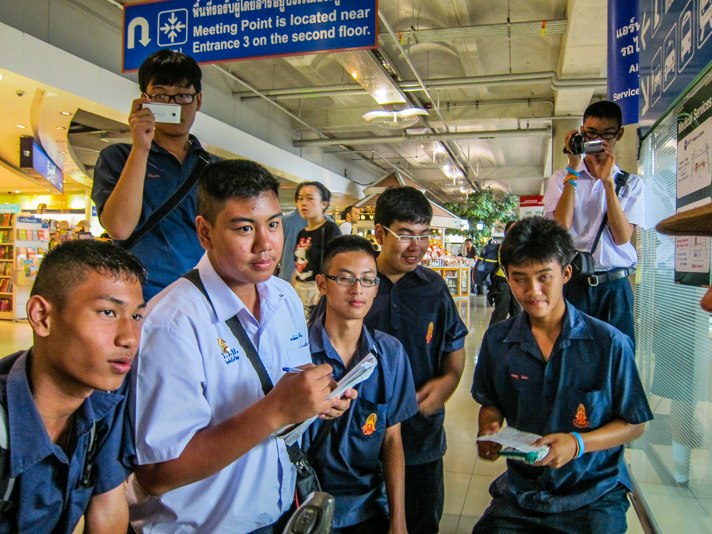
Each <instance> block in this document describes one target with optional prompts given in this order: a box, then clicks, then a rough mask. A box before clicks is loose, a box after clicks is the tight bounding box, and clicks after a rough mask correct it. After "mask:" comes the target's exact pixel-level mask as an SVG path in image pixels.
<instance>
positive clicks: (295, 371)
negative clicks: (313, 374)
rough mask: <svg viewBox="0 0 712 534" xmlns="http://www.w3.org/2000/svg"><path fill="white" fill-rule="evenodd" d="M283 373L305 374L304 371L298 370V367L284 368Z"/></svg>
mask: <svg viewBox="0 0 712 534" xmlns="http://www.w3.org/2000/svg"><path fill="white" fill-rule="evenodd" d="M282 371H284V372H285V373H303V372H304V369H297V368H296V367H282Z"/></svg>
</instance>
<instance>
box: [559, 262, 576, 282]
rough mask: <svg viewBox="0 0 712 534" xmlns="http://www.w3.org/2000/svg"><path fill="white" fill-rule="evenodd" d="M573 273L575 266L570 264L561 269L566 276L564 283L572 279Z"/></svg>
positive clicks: (564, 276)
mask: <svg viewBox="0 0 712 534" xmlns="http://www.w3.org/2000/svg"><path fill="white" fill-rule="evenodd" d="M572 273H573V268H572V267H571V265H570V264H569V265H567V266H566V267H564V268H563V270H562V271H561V275H562V277H563V278H564V284H565V283H566V282H568V281H569V280H571V274H572Z"/></svg>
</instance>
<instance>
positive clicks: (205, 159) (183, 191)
mask: <svg viewBox="0 0 712 534" xmlns="http://www.w3.org/2000/svg"><path fill="white" fill-rule="evenodd" d="M208 163H210V154H208V153H207V152H206V151H205V150H203V149H200V150H199V151H198V161H197V162H196V163H195V167H193V170H192V171H191V172H190V174H189V175H188V178H186V179H185V181H184V182H183V183H182V184H181V185H180V187H178V189H176V190H175V191H174V192H173V194H172V195H171V196H170V197H168V199H167V200H166V201H165V202H164V203H163V204H161V205H160V206H159V207H158V209H156V211H154V212H153V213H152V214H151V215H150V216H149V218H148V219H146V222H145V223H143V226H141V228H139V229H138V230H136V231H135V232H134V233H132V234H131V235H130V236H129V237H128V239H126V241H122V242H120V243H118V245H119V246H120V247H122V248H125V249H126V250H131V247H133V246H134V245H135V244H136V243H138V241H139V240H141V239H142V238H143V237H144V236H145V235H146V234H147V233H148V232H150V231H151V230H153V229H154V228H155V227H156V225H158V223H160V222H161V221H162V220H163V219H164V218H165V217H166V215H168V214H169V213H170V212H171V211H173V209H174V208H175V207H176V206H178V204H180V203H181V201H182V200H183V199H184V198H185V197H186V196H187V195H188V193H190V191H191V190H192V189H193V186H194V185H195V184H196V183H198V178H200V175H201V174H203V171H204V170H205V167H207V166H208Z"/></svg>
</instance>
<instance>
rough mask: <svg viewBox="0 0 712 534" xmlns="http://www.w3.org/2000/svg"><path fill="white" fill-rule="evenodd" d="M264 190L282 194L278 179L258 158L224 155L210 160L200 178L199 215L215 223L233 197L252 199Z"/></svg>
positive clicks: (277, 195)
mask: <svg viewBox="0 0 712 534" xmlns="http://www.w3.org/2000/svg"><path fill="white" fill-rule="evenodd" d="M264 193H274V195H275V196H276V197H277V198H279V180H278V179H277V178H275V177H274V176H273V175H272V173H271V172H269V171H268V170H267V169H266V168H264V167H263V166H262V165H260V164H259V163H257V162H254V161H251V160H248V159H225V160H222V161H216V162H213V163H210V164H209V165H208V166H207V167H206V168H205V171H203V174H202V176H201V177H200V179H199V180H198V215H202V216H203V217H204V218H205V219H206V220H207V221H208V222H209V223H210V224H215V221H216V219H217V216H218V213H219V212H220V210H221V209H222V208H223V206H224V205H225V202H227V201H228V200H230V199H231V198H241V199H249V198H255V197H258V196H260V195H262V194H264Z"/></svg>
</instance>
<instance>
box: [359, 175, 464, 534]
mask: <svg viewBox="0 0 712 534" xmlns="http://www.w3.org/2000/svg"><path fill="white" fill-rule="evenodd" d="M432 216H433V209H432V207H431V205H430V202H429V201H428V199H427V198H425V195H423V193H421V192H420V191H418V190H417V189H415V188H413V187H407V186H405V187H394V188H390V189H387V190H386V191H384V192H383V193H382V194H381V195H380V196H379V198H378V201H377V202H376V211H375V215H374V221H373V222H374V224H375V233H376V240H377V241H378V243H379V244H380V245H381V247H382V248H381V253H380V254H379V256H378V260H377V264H378V276H379V278H380V279H381V283H380V284H379V286H378V294H377V295H376V299H375V301H374V303H373V306H372V308H371V311H370V312H369V313H368V315H367V316H366V321H365V323H366V325H367V326H369V327H371V328H375V329H377V330H381V331H383V332H386V333H388V334H391V335H392V336H394V337H395V338H396V339H398V341H400V342H401V343H402V344H403V346H404V347H405V350H406V353H407V354H408V359H409V360H410V365H411V369H412V371H413V382H414V384H415V389H416V398H417V400H418V410H419V411H418V413H417V414H416V415H414V416H413V417H411V418H410V419H408V420H406V421H404V422H403V424H402V426H401V432H402V435H403V449H404V453H405V464H406V478H405V504H406V519H407V523H408V532H409V533H410V534H417V533H435V532H438V529H439V523H440V519H441V517H442V513H443V507H444V502H445V489H444V480H443V456H444V455H445V450H446V448H447V447H446V443H445V429H444V427H443V422H444V419H445V402H446V401H447V400H448V399H449V398H450V396H451V395H452V394H453V393H454V391H455V389H456V388H457V385H458V383H459V382H460V378H461V377H462V371H463V368H464V365H465V349H464V346H465V336H467V327H466V326H465V324H464V323H463V322H462V320H461V319H460V315H459V313H458V311H457V307H456V305H455V301H454V300H453V299H452V295H451V294H450V291H449V289H448V287H447V285H446V284H445V281H444V280H443V279H442V277H441V276H440V275H438V274H437V273H435V272H434V271H432V270H430V269H428V268H426V267H422V266H421V265H419V264H420V261H421V260H422V259H423V256H424V255H425V252H426V251H427V250H428V245H429V244H430V219H431V218H432Z"/></svg>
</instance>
